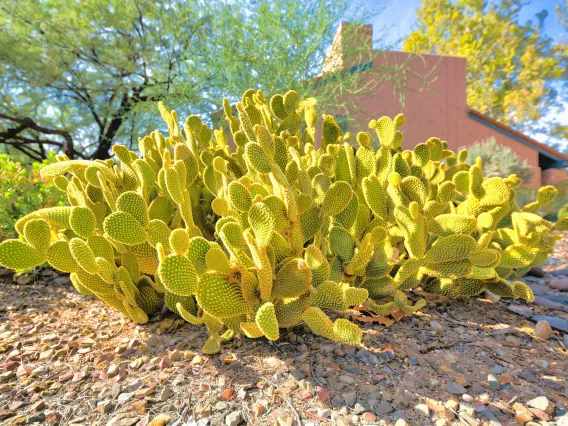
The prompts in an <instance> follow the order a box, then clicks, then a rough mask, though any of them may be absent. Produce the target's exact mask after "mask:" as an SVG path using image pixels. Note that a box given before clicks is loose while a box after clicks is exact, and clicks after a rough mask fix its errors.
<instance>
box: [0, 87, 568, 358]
mask: <svg viewBox="0 0 568 426" xmlns="http://www.w3.org/2000/svg"><path fill="white" fill-rule="evenodd" d="M315 105H316V100H315V99H313V98H308V99H301V98H300V96H299V95H298V94H297V93H296V92H294V91H289V92H287V93H286V94H285V95H283V96H282V95H274V96H273V97H272V98H271V99H270V101H268V102H267V101H266V100H265V97H264V95H263V93H262V92H261V91H254V90H249V91H247V92H245V94H244V95H243V97H242V100H241V101H240V102H237V104H236V111H237V115H236V116H235V115H233V110H232V109H231V106H230V105H229V103H228V101H227V100H226V99H225V100H224V111H225V114H226V116H225V119H226V121H227V124H228V125H227V128H228V129H229V131H230V137H228V135H227V133H226V130H223V129H216V130H214V131H212V130H211V129H209V128H208V127H207V126H206V125H205V124H204V123H203V122H202V120H201V119H200V118H199V117H198V116H195V115H193V116H190V117H188V118H187V120H186V121H185V123H184V124H183V126H180V124H179V123H178V120H177V115H176V113H175V111H170V110H168V109H167V108H166V107H165V106H164V105H163V104H161V103H160V104H159V109H160V112H161V114H162V117H163V119H164V121H165V122H166V124H167V127H168V136H166V135H164V134H162V133H160V132H159V131H155V132H153V133H151V134H150V135H148V136H145V137H143V138H140V139H139V140H138V152H134V151H131V150H129V149H128V148H127V147H125V146H122V145H115V146H114V147H113V152H114V154H115V158H114V159H109V160H104V161H102V160H95V161H83V160H70V159H68V158H66V157H65V156H64V155H59V156H58V160H59V161H58V162H57V163H55V164H52V165H49V166H46V167H44V168H43V170H42V175H43V176H44V177H46V178H53V180H54V183H55V185H56V186H57V187H58V188H59V189H60V190H61V191H63V192H64V193H65V194H66V196H67V200H68V204H69V206H67V207H54V208H46V209H42V210H38V211H35V212H33V213H31V214H29V215H27V216H25V217H23V218H21V219H20V220H19V221H18V222H17V225H16V229H17V231H18V233H19V234H20V239H18V240H7V241H4V242H2V243H1V244H0V264H1V265H3V266H5V267H8V268H12V269H16V270H26V269H30V268H33V267H36V266H39V265H42V264H44V263H46V262H47V263H49V264H50V265H51V266H52V267H54V268H56V269H58V270H60V271H63V272H67V273H70V274H71V282H72V283H73V285H74V286H75V287H76V289H77V290H78V291H79V292H80V293H82V294H94V295H96V296H97V297H99V298H100V299H101V300H102V301H103V302H105V303H106V304H108V305H110V306H111V307H113V308H114V309H116V310H118V311H120V312H121V313H122V314H123V315H124V316H126V317H128V318H130V319H132V320H133V321H136V322H139V323H145V322H147V321H148V317H149V316H150V315H152V314H153V313H156V312H158V311H160V309H161V308H162V306H163V305H164V303H165V305H166V306H167V307H168V308H169V309H170V310H172V311H173V312H175V313H177V314H179V315H180V316H182V317H183V318H184V319H185V320H187V321H188V322H191V323H193V324H196V325H205V327H206V328H207V330H208V332H209V335H210V337H209V340H207V342H206V344H205V346H204V348H203V349H204V351H206V352H209V353H214V352H217V351H219V349H220V345H221V343H222V342H224V341H226V340H228V339H230V338H231V337H232V336H234V335H235V334H244V335H245V336H247V337H250V338H258V337H261V336H265V337H266V338H268V339H270V340H275V339H278V338H279V335H280V329H281V328H286V327H292V326H294V325H296V324H299V323H301V322H304V323H305V324H307V325H308V326H309V327H310V328H311V329H312V330H313V331H314V332H315V333H318V334H320V335H322V336H325V337H327V338H329V339H332V340H334V341H340V342H345V343H348V344H354V343H358V342H360V340H361V331H360V330H359V328H358V327H357V326H356V325H355V324H353V323H351V322H349V321H348V320H347V319H344V318H339V319H337V320H335V321H332V320H331V319H330V318H329V317H328V316H327V314H326V313H325V311H326V310H327V311H330V310H331V311H337V312H345V311H347V310H349V309H350V308H351V307H353V306H355V305H358V304H361V303H363V302H364V301H365V300H367V299H368V300H369V303H368V306H370V307H371V308H372V309H374V310H375V311H376V312H377V313H379V314H381V315H385V314H388V313H390V312H392V311H394V310H401V311H403V312H405V313H412V312H415V311H416V310H418V309H420V308H421V307H423V306H424V303H425V302H424V300H418V301H417V302H415V303H414V304H413V303H412V302H411V301H410V300H409V299H408V298H407V292H408V291H409V290H412V289H415V288H418V287H421V288H423V289H425V290H426V291H430V292H438V293H443V294H445V295H448V296H474V295H477V294H479V293H481V292H482V291H484V290H489V291H491V292H493V293H495V294H498V295H500V296H505V297H517V298H523V299H526V300H529V301H531V300H532V299H533V294H532V292H531V290H530V288H528V287H527V286H526V285H525V284H523V283H522V282H519V281H517V282H514V283H512V284H511V283H510V282H509V281H508V280H512V279H514V278H515V277H518V276H520V275H522V274H523V273H524V272H525V271H527V270H528V268H530V267H531V266H534V265H538V264H541V263H542V262H544V261H545V260H546V257H547V256H548V255H549V254H550V253H551V251H552V250H553V246H554V244H555V242H556V240H557V239H558V236H556V235H555V234H554V233H553V231H555V230H565V229H566V228H568V218H564V219H561V220H559V221H558V222H557V223H556V224H555V225H553V224H552V223H550V222H548V221H546V220H544V219H543V218H541V217H540V216H538V215H537V214H536V212H537V211H538V209H539V207H540V206H541V205H544V204H547V203H550V202H551V201H552V199H553V198H554V197H555V196H556V190H555V189H554V188H553V187H550V186H548V187H544V188H541V189H540V190H539V192H538V197H537V200H536V201H535V202H534V203H531V204H529V205H528V206H526V207H525V208H523V209H521V208H519V206H518V205H517V204H516V203H515V187H517V186H518V185H519V184H520V183H521V182H520V179H518V178H517V177H516V176H515V175H511V176H509V177H506V178H501V177H491V178H484V177H483V174H482V164H481V160H480V159H479V160H478V161H477V162H476V163H475V164H473V165H471V166H470V165H467V164H466V163H465V162H464V160H465V158H466V157H467V152H460V153H459V154H455V153H454V152H452V151H450V150H449V149H448V145H447V143H446V142H444V141H441V140H439V139H437V138H430V139H428V140H427V141H425V142H424V143H421V144H419V145H417V146H416V147H415V148H414V149H413V150H404V149H403V148H402V140H403V135H402V133H401V131H400V130H398V127H400V126H402V125H403V124H404V123H405V119H404V116H403V115H401V114H399V115H398V116H397V117H395V119H394V120H393V119H391V118H389V117H381V118H379V119H377V120H372V121H371V123H370V124H369V127H370V128H371V129H373V130H374V131H375V133H376V136H375V137H374V136H373V135H371V133H367V132H360V133H358V134H357V136H356V138H355V140H356V142H357V146H352V145H351V144H350V143H349V142H350V141H351V137H350V135H349V134H343V133H342V131H341V129H340V127H339V126H338V124H337V123H336V121H335V119H334V118H333V116H330V115H324V116H323V118H322V119H321V120H320V125H321V127H322V132H321V140H316V124H317V122H318V117H317V115H316V109H315ZM318 138H319V136H318ZM374 138H375V140H373V139H374ZM374 146H376V147H377V148H374Z"/></svg>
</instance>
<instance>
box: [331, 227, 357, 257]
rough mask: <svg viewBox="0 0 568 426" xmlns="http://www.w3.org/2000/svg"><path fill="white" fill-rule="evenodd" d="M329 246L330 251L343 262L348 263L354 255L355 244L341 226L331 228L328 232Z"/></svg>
mask: <svg viewBox="0 0 568 426" xmlns="http://www.w3.org/2000/svg"><path fill="white" fill-rule="evenodd" d="M329 245H330V248H331V251H332V252H333V253H334V254H336V255H338V256H339V257H340V258H341V259H342V260H343V261H344V262H350V261H351V259H352V258H353V255H354V254H355V242H354V241H353V237H352V236H351V234H350V233H349V231H347V229H345V228H343V227H341V226H332V227H331V229H330V231H329Z"/></svg>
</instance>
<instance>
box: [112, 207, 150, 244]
mask: <svg viewBox="0 0 568 426" xmlns="http://www.w3.org/2000/svg"><path fill="white" fill-rule="evenodd" d="M103 228H104V230H105V232H106V233H107V234H108V235H109V236H110V237H111V238H112V239H113V240H116V241H118V242H119V243H122V244H126V245H136V244H142V243H144V242H145V241H146V231H145V230H144V228H143V227H142V225H141V224H140V222H139V221H138V220H137V219H136V218H135V217H134V216H132V215H131V214H130V213H126V212H122V211H118V212H114V213H111V214H110V215H109V216H107V218H106V219H105V221H104V222H103Z"/></svg>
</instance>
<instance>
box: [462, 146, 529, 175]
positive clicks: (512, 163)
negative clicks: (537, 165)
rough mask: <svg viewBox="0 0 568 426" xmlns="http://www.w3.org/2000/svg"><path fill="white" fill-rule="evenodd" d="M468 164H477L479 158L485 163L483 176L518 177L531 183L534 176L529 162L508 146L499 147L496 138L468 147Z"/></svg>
mask: <svg viewBox="0 0 568 426" xmlns="http://www.w3.org/2000/svg"><path fill="white" fill-rule="evenodd" d="M467 151H468V156H467V159H466V161H465V163H466V164H469V165H472V164H475V161H476V159H477V158H481V160H482V163H483V166H482V168H483V170H482V171H483V175H484V176H486V177H488V178H489V177H495V176H498V177H502V178H505V177H507V176H510V175H513V174H514V175H517V176H518V177H519V178H520V179H521V180H522V181H524V182H529V181H530V180H531V178H532V176H533V172H532V170H531V167H530V166H529V164H528V162H527V160H521V158H520V157H519V156H518V155H517V154H516V153H515V152H514V151H513V150H512V149H511V148H509V147H508V146H505V145H499V144H498V143H497V142H496V141H495V138H494V137H489V138H487V139H485V140H482V141H478V142H474V143H473V144H472V145H470V146H468V147H467Z"/></svg>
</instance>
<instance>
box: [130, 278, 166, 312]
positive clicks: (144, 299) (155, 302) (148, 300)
mask: <svg viewBox="0 0 568 426" xmlns="http://www.w3.org/2000/svg"><path fill="white" fill-rule="evenodd" d="M136 303H137V305H138V306H139V307H140V308H141V309H142V310H143V311H144V313H145V314H147V315H150V314H153V313H155V312H157V311H158V310H160V309H161V308H162V305H163V299H162V298H161V297H159V296H158V294H157V293H156V292H155V291H154V289H153V288H152V287H151V286H148V285H144V286H140V294H139V296H138V297H136Z"/></svg>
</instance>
